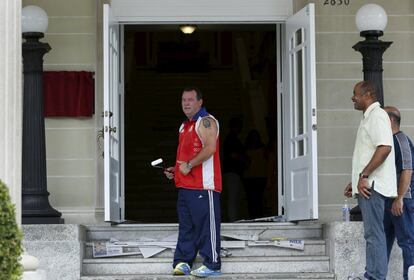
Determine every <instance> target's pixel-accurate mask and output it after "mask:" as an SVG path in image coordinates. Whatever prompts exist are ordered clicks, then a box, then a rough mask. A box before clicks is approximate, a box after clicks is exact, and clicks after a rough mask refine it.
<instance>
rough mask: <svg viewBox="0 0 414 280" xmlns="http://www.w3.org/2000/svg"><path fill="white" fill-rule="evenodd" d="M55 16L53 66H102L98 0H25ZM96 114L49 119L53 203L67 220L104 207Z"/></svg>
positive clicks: (50, 37)
mask: <svg viewBox="0 0 414 280" xmlns="http://www.w3.org/2000/svg"><path fill="white" fill-rule="evenodd" d="M26 5H37V6H39V7H41V8H43V9H44V10H45V11H46V13H47V14H48V16H49V27H48V29H47V31H46V34H45V38H44V39H42V41H44V42H47V43H49V44H50V46H51V47H52V50H51V51H50V52H49V53H48V54H46V55H45V59H44V69H45V70H50V71H61V70H62V71H63V70H68V71H71V70H73V71H80V70H83V71H96V52H97V51H96V49H97V48H96V37H97V35H96V34H97V30H96V26H97V24H96V22H97V19H96V6H97V1H96V0H70V1H67V0H23V6H26ZM97 116H98V117H99V116H100V110H98V108H96V115H95V116H94V117H92V118H83V119H79V118H47V119H46V121H45V126H46V157H47V183H48V191H49V192H50V203H51V204H52V206H53V207H55V208H56V209H57V210H59V211H61V212H62V214H63V218H65V220H66V221H65V222H66V223H71V222H77V223H80V222H94V216H95V208H96V207H98V201H97V198H96V197H97V183H96V165H97V156H96V155H97V152H96V149H97V147H96V146H97V145H96V130H97V129H96V124H95V122H96V121H97V120H96V118H97Z"/></svg>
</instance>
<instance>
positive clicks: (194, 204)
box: [164, 87, 222, 277]
mask: <svg viewBox="0 0 414 280" xmlns="http://www.w3.org/2000/svg"><path fill="white" fill-rule="evenodd" d="M181 105H182V110H183V112H184V114H185V116H186V117H187V119H186V120H185V121H184V122H183V123H182V124H181V126H180V129H179V140H178V148H177V158H176V164H175V166H172V167H168V168H166V169H165V171H164V173H165V175H166V176H167V178H169V179H174V181H175V185H176V187H177V188H178V199H177V213H178V221H179V232H178V241H177V247H176V250H175V253H174V261H173V268H174V269H173V274H174V275H189V274H191V275H194V276H198V277H208V276H212V275H219V274H221V272H220V269H221V259H220V222H221V217H220V193H221V190H222V183H221V170H220V157H219V123H218V121H217V120H216V119H215V118H214V117H213V116H212V115H210V114H209V113H208V112H207V111H206V109H205V108H204V107H202V105H203V98H202V93H201V91H200V90H199V89H197V88H196V87H187V88H185V89H184V90H183V93H182V99H181ZM198 252H199V253H200V255H201V256H202V257H203V265H202V266H201V267H199V268H198V269H195V270H192V271H191V267H192V265H193V262H194V259H195V258H196V256H197V253H198Z"/></svg>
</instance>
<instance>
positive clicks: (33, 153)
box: [22, 6, 63, 224]
mask: <svg viewBox="0 0 414 280" xmlns="http://www.w3.org/2000/svg"><path fill="white" fill-rule="evenodd" d="M47 25H48V18H47V15H46V13H45V11H43V10H42V9H41V8H39V7H36V6H26V7H24V8H23V10H22V32H23V38H24V39H26V41H25V42H23V46H22V47H23V49H22V51H23V74H24V87H23V137H22V138H23V147H22V223H23V224H60V223H63V219H62V218H61V216H62V214H61V213H60V212H58V211H57V210H55V209H53V208H52V207H51V206H50V204H49V198H48V196H49V192H48V191H47V181H46V148H45V122H44V116H43V56H44V55H45V54H46V53H47V52H49V51H50V49H51V48H50V46H49V44H47V43H42V42H40V41H39V39H40V38H43V35H44V32H45V31H46V28H47Z"/></svg>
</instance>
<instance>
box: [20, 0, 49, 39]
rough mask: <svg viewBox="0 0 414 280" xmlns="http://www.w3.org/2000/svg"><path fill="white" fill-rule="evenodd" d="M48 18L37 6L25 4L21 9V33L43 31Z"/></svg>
mask: <svg viewBox="0 0 414 280" xmlns="http://www.w3.org/2000/svg"><path fill="white" fill-rule="evenodd" d="M48 23H49V19H48V17H47V14H46V12H45V11H44V10H43V9H42V8H40V7H38V6H33V5H30V6H26V7H24V8H23V9H22V33H28V32H39V33H45V32H46V29H47V26H48Z"/></svg>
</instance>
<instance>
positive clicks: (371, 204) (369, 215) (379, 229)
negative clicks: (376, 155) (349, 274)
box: [358, 190, 388, 280]
mask: <svg viewBox="0 0 414 280" xmlns="http://www.w3.org/2000/svg"><path fill="white" fill-rule="evenodd" d="M358 205H359V207H360V208H361V213H362V221H363V223H364V238H365V242H366V250H365V251H366V265H365V275H364V276H365V278H367V279H370V280H371V279H372V280H384V279H385V278H386V277H387V270H388V269H387V267H388V265H387V264H388V258H387V245H386V239H385V233H384V206H385V197H384V196H382V195H381V194H379V193H377V192H376V191H374V190H371V196H370V198H369V199H365V198H364V197H363V196H362V195H358Z"/></svg>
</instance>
